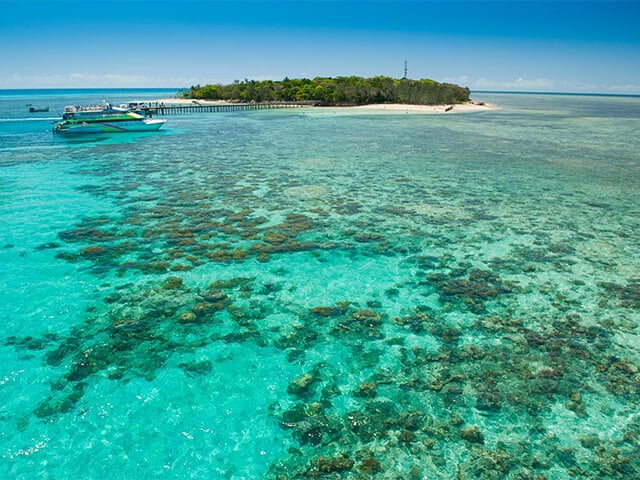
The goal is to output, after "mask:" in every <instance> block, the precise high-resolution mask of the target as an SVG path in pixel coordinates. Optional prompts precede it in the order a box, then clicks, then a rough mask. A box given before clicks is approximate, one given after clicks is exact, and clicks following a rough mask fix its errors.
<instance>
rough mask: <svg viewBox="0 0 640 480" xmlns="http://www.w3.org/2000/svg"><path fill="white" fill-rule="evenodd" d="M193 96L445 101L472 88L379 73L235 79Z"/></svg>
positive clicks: (457, 99)
mask: <svg viewBox="0 0 640 480" xmlns="http://www.w3.org/2000/svg"><path fill="white" fill-rule="evenodd" d="M186 96H187V97H188V98H193V99H203V100H204V99H207V100H228V101H240V102H311V103H314V104H317V105H369V104H372V103H406V104H417V105H442V104H453V103H464V102H468V101H469V89H468V88H467V87H460V86H458V85H455V84H451V83H439V82H436V81H434V80H429V79H422V80H410V79H406V78H403V79H396V78H391V77H384V76H377V77H372V78H362V77H354V76H351V77H335V78H329V77H316V78H314V79H312V80H310V79H308V78H301V79H289V78H285V79H283V80H281V81H273V80H262V81H257V80H247V79H245V80H244V81H239V80H236V81H235V82H233V83H232V84H229V85H221V84H216V85H205V86H203V87H201V86H200V85H197V86H193V87H191V88H190V89H189V90H188V91H187V92H186Z"/></svg>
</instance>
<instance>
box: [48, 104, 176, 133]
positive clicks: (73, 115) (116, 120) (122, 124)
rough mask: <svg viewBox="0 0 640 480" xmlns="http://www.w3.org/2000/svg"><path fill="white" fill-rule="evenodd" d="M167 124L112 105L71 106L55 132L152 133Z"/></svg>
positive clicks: (57, 124)
mask: <svg viewBox="0 0 640 480" xmlns="http://www.w3.org/2000/svg"><path fill="white" fill-rule="evenodd" d="M165 122H166V120H162V119H155V118H153V117H152V116H151V115H150V116H148V117H146V116H144V115H140V114H139V113H136V112H132V111H131V110H130V109H128V108H124V107H114V106H112V105H111V104H110V103H103V104H101V105H91V106H82V107H80V106H73V105H69V106H66V107H64V113H63V114H62V120H61V121H59V122H58V123H56V124H55V126H54V127H53V131H54V132H55V133H67V134H76V133H124V132H150V131H154V130H158V129H160V127H162V126H163V125H164V124H165Z"/></svg>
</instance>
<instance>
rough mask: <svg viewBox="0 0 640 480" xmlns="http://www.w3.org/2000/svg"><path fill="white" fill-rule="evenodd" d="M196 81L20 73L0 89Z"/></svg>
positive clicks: (191, 82) (173, 84)
mask: <svg viewBox="0 0 640 480" xmlns="http://www.w3.org/2000/svg"><path fill="white" fill-rule="evenodd" d="M196 83H198V81H197V79H195V78H184V77H153V78H150V77H147V76H145V75H140V74H123V73H86V72H72V73H66V74H48V75H20V74H15V73H14V74H12V75H8V76H6V77H4V78H1V79H0V88H102V87H106V88H109V87H113V88H135V87H138V88H155V87H187V86H191V85H195V84H196Z"/></svg>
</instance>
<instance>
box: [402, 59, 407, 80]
mask: <svg viewBox="0 0 640 480" xmlns="http://www.w3.org/2000/svg"><path fill="white" fill-rule="evenodd" d="M402 78H404V79H405V80H406V79H407V61H406V60H405V61H404V77H402Z"/></svg>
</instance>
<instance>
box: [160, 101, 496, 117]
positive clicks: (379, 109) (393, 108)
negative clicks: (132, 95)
mask: <svg viewBox="0 0 640 480" xmlns="http://www.w3.org/2000/svg"><path fill="white" fill-rule="evenodd" d="M150 103H151V104H152V105H155V104H156V103H157V104H161V103H164V104H165V105H193V104H199V105H226V104H229V103H230V102H226V101H223V100H189V99H184V98H162V99H158V100H154V101H152V102H150ZM309 108H316V109H319V110H335V111H336V112H343V113H357V112H361V113H367V114H383V113H389V114H396V115H397V114H398V113H406V114H420V115H424V114H444V113H446V114H452V113H472V112H482V111H486V110H494V109H495V108H496V106H495V105H492V104H489V103H486V102H480V101H472V102H467V103H463V104H455V105H409V104H400V103H384V104H372V105H358V106H352V107H339V106H328V107H309Z"/></svg>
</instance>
